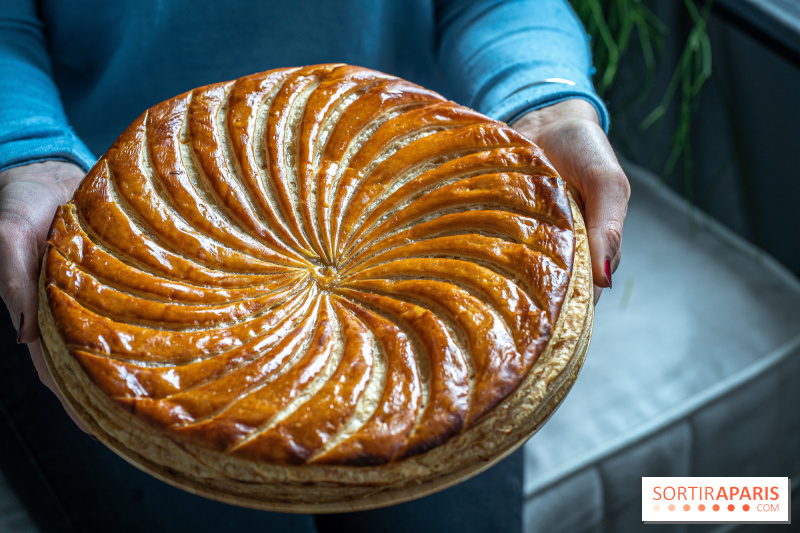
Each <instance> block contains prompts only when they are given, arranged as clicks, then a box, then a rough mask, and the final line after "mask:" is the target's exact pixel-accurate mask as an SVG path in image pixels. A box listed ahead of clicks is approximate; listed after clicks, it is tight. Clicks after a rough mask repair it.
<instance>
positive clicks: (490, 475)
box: [0, 319, 522, 533]
mask: <svg viewBox="0 0 800 533" xmlns="http://www.w3.org/2000/svg"><path fill="white" fill-rule="evenodd" d="M14 338H15V332H14V329H13V327H12V326H11V322H10V320H8V319H5V320H3V321H2V324H0V469H2V471H3V473H4V474H5V476H6V478H7V480H8V483H9V484H10V485H11V487H12V488H13V489H14V491H15V492H16V493H17V495H18V496H19V498H20V499H21V500H22V502H23V503H24V505H25V507H26V508H27V510H28V511H29V513H30V514H31V516H32V517H33V519H34V521H35V522H36V523H37V525H38V526H39V527H40V528H41V529H42V531H46V532H47V531H53V532H62V531H63V532H73V531H74V532H94V531H97V532H107V531H114V532H120V533H122V532H128V531H129V532H135V533H140V532H147V533H155V532H159V531H163V532H168V533H177V532H181V531H187V532H188V531H191V532H193V533H194V532H206V531H224V532H227V531H237V532H242V533H244V532H250V531H258V532H284V531H286V532H291V533H295V532H296V533H305V532H309V533H311V532H315V531H317V532H319V533H325V532H329V531H330V532H334V531H336V532H338V531H344V532H350V531H352V532H359V531H365V532H373V531H375V532H377V531H380V532H381V533H393V532H411V533H425V532H436V533H446V532H451V531H452V532H458V533H471V532H476V533H477V532H481V533H482V532H492V533H505V532H509V533H510V532H513V533H518V532H520V531H521V529H522V526H521V520H522V454H521V452H517V453H515V454H514V455H512V456H511V457H509V458H508V459H506V460H505V461H503V462H502V463H500V464H499V465H496V466H495V467H494V468H492V469H490V470H489V471H487V472H484V473H483V474H481V475H479V476H477V477H475V478H473V479H471V480H469V481H467V482H465V483H462V484H460V485H457V486H455V487H453V488H450V489H448V490H445V491H442V492H439V493H437V494H434V495H432V496H428V497H427V498H423V499H420V500H417V501H414V502H410V503H406V504H402V505H396V506H393V507H389V508H386V509H380V510H376V511H367V512H361V513H350V514H343V515H325V516H316V517H314V516H310V515H291V514H280V513H268V512H263V511H253V510H250V509H243V508H239V507H234V506H231V505H226V504H222V503H217V502H214V501H211V500H206V499H205V498H201V497H198V496H193V495H191V494H189V493H187V492H184V491H182V490H178V489H175V488H173V487H171V486H169V485H167V484H165V483H162V482H161V481H158V480H157V479H155V478H152V477H151V476H149V475H147V474H145V473H143V472H140V471H139V470H138V469H136V468H134V467H133V466H131V465H129V464H128V463H126V462H125V461H123V460H122V459H120V458H119V457H117V456H116V455H115V454H114V453H113V452H111V451H110V450H109V449H107V448H106V447H105V446H103V445H102V444H100V443H99V442H95V441H93V440H92V439H90V438H89V437H87V436H86V435H84V434H83V433H82V432H81V431H80V430H78V429H77V428H76V427H75V426H74V425H73V424H72V421H70V419H69V418H68V417H67V415H66V414H65V413H64V412H63V410H62V409H61V405H60V404H59V403H58V400H56V398H55V397H54V396H53V395H52V394H51V393H50V392H49V391H48V390H47V389H46V388H45V387H44V385H42V384H41V383H40V382H39V380H38V377H37V375H36V371H35V370H34V368H33V364H32V363H31V360H30V357H29V356H28V351H27V349H26V348H25V346H24V345H20V346H18V345H17V344H16V343H15V341H14Z"/></svg>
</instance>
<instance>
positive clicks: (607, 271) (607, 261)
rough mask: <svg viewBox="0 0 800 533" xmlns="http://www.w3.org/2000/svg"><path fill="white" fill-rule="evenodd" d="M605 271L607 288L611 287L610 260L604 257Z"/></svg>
mask: <svg viewBox="0 0 800 533" xmlns="http://www.w3.org/2000/svg"><path fill="white" fill-rule="evenodd" d="M605 273H606V281H607V282H608V288H609V289H610V288H611V261H609V260H608V259H606V264H605Z"/></svg>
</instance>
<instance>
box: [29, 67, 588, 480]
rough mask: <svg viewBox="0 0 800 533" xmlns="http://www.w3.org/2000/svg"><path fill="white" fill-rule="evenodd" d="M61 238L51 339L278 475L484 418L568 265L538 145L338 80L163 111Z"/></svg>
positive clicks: (339, 71)
mask: <svg viewBox="0 0 800 533" xmlns="http://www.w3.org/2000/svg"><path fill="white" fill-rule="evenodd" d="M48 244H49V246H48V248H47V251H46V256H45V264H44V267H43V283H44V290H45V291H46V303H47V306H48V308H49V312H50V313H51V314H52V321H53V324H54V328H55V330H56V331H57V333H58V335H59V336H60V339H61V341H63V343H64V345H65V346H66V348H67V350H68V352H69V355H70V356H71V357H72V358H74V360H75V361H77V362H78V363H79V366H80V368H81V369H82V371H83V372H85V374H86V375H87V376H88V378H89V379H90V380H91V382H92V383H94V385H96V387H98V388H99V390H101V391H102V393H104V394H105V395H106V396H107V397H108V398H110V399H111V401H112V402H113V403H114V404H116V405H117V406H118V407H120V408H121V409H123V410H125V411H127V412H130V413H132V414H133V415H135V417H138V418H139V419H141V420H143V421H145V422H146V423H147V424H149V425H150V426H152V427H154V428H160V429H161V430H163V431H164V432H165V433H166V434H168V435H170V436H171V437H173V438H175V439H177V440H178V441H180V442H184V441H185V442H189V443H193V444H194V445H199V446H202V447H204V448H209V449H211V450H215V451H218V452H223V453H225V454H229V455H233V456H238V457H241V458H245V459H248V460H256V461H259V462H262V463H269V464H276V465H291V464H320V465H381V464H387V463H392V462H396V461H401V460H404V459H407V458H409V457H413V456H415V455H418V454H421V453H423V452H425V451H427V450H430V449H432V448H434V447H437V446H439V445H441V444H443V443H445V442H447V441H448V440H449V439H451V438H453V437H454V436H456V435H459V434H461V433H463V432H465V431H468V430H469V429H470V428H472V427H474V426H475V425H476V424H478V423H480V421H481V420H482V419H484V418H485V417H486V416H487V415H488V414H489V413H491V412H492V411H493V409H495V408H496V407H497V406H498V405H499V404H500V403H501V402H502V401H503V400H504V399H505V398H507V397H508V396H509V395H510V394H511V393H513V392H514V391H515V390H516V389H517V387H518V386H519V385H520V383H521V382H522V380H523V379H524V378H525V377H526V376H527V375H528V372H529V371H530V369H531V367H532V366H533V365H534V363H535V362H536V361H537V358H538V357H539V356H540V355H541V354H542V352H543V350H544V349H545V347H546V346H547V344H548V342H550V340H551V336H552V334H553V331H554V329H555V328H556V324H557V322H558V320H559V314H560V311H561V308H562V304H563V303H564V301H565V297H566V295H567V291H568V287H569V286H570V279H571V274H572V270H573V260H574V255H575V234H574V221H573V215H572V211H571V207H570V200H569V197H568V195H567V192H566V189H565V186H564V183H563V182H562V181H561V179H560V178H559V177H558V175H557V174H556V172H555V171H554V170H553V168H552V167H551V166H550V164H549V163H548V162H547V160H546V159H544V157H543V155H542V153H541V151H540V150H539V149H538V148H537V147H536V146H534V145H533V144H532V143H531V142H530V141H529V140H528V139H526V138H525V137H524V136H522V135H520V134H519V133H517V132H516V131H514V130H512V129H510V128H509V127H507V126H506V125H504V124H502V123H499V122H496V121H493V120H491V119H488V118H486V117H485V116H483V115H480V114H478V113H476V112H474V111H471V110H469V109H467V108H464V107H461V106H458V105H456V104H454V103H453V102H449V101H446V100H445V99H444V98H442V97H441V96H440V95H438V94H436V93H434V92H431V91H428V90H425V89H423V88H421V87H418V86H416V85H414V84H411V83H409V82H406V81H403V80H401V79H398V78H395V77H392V76H388V75H385V74H381V73H378V72H375V71H371V70H367V69H362V68H357V67H351V66H346V65H318V66H311V67H305V68H299V69H280V70H273V71H269V72H265V73H261V74H256V75H253V76H248V77H245V78H241V79H238V80H236V81H234V82H227V83H218V84H215V85H209V86H206V87H201V88H199V89H195V90H193V91H190V92H188V93H186V94H183V95H180V96H178V97H176V98H173V99H171V100H168V101H166V102H163V103H161V104H159V105H157V106H155V107H153V108H151V109H150V110H148V111H147V112H146V113H144V114H143V115H142V116H141V117H139V118H138V119H137V120H136V121H135V122H134V123H133V124H132V125H131V126H130V127H129V128H128V129H127V130H126V131H125V132H124V133H123V134H122V136H121V137H120V138H119V139H118V140H117V141H116V142H115V143H114V145H113V146H112V148H111V149H110V150H109V151H108V152H107V153H106V154H105V156H104V157H103V158H102V159H100V161H99V162H98V163H97V165H95V167H94V168H93V169H92V170H91V171H90V172H89V174H88V175H87V177H86V178H85V180H84V181H83V183H82V184H81V186H80V187H79V189H78V190H77V192H76V193H75V196H74V198H73V200H72V201H71V202H70V203H69V204H67V205H65V206H62V207H61V208H60V209H59V211H58V213H57V215H56V218H55V221H54V223H53V226H52V229H51V232H50V236H49V239H48ZM51 351H52V350H51Z"/></svg>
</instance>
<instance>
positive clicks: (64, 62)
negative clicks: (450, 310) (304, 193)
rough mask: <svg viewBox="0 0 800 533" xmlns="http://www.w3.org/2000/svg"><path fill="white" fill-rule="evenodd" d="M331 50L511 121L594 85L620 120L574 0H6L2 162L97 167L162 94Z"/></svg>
mask: <svg viewBox="0 0 800 533" xmlns="http://www.w3.org/2000/svg"><path fill="white" fill-rule="evenodd" d="M327 62H342V63H350V64H354V65H360V66H364V67H369V68H374V69H377V70H381V71H384V72H387V73H390V74H394V75H397V76H401V77H404V78H406V79H408V80H411V81H414V82H416V83H419V84H421V85H424V86H426V87H429V88H432V89H435V90H438V91H439V92H441V93H442V94H444V95H445V96H447V97H449V98H451V99H453V100H455V101H457V102H458V103H460V104H464V105H467V106H470V107H472V108H474V109H477V110H478V111H480V112H482V113H485V114H487V115H489V116H491V117H493V118H497V119H499V120H503V121H506V122H511V121H513V120H514V119H515V118H516V117H518V116H520V115H521V114H523V113H525V112H527V111H530V110H532V109H536V108H538V107H542V106H545V105H548V104H552V103H555V102H558V101H561V100H564V99H566V98H574V97H577V98H584V99H586V100H588V101H589V102H591V103H592V104H594V106H595V107H596V109H597V112H598V115H599V116H600V119H601V123H602V125H603V126H604V127H607V124H608V115H607V112H606V110H605V107H604V106H603V103H602V101H601V100H600V99H599V98H598V97H597V95H596V94H595V92H594V90H593V87H592V84H591V79H590V78H591V74H592V72H593V69H592V65H591V57H590V54H589V48H588V45H587V37H586V35H585V33H584V31H583V28H582V27H581V25H580V22H579V21H578V20H577V19H576V17H575V14H574V12H573V11H572V9H571V8H570V6H569V4H568V3H567V0H472V1H468V0H335V1H334V0H329V1H323V0H290V1H277V0H272V1H267V0H239V1H226V2H222V1H211V0H113V1H109V0H80V1H77V0H72V1H68V0H40V1H38V2H37V1H34V0H0V170H3V169H6V168H10V167H13V166H16V165H21V164H25V163H30V162H35V161H43V160H52V159H57V160H58V159H60V160H66V161H71V162H74V163H76V164H78V165H80V166H81V167H83V168H84V169H88V168H89V167H91V165H92V164H93V163H94V161H95V155H99V154H102V153H103V152H105V150H106V149H107V148H108V147H109V146H110V144H111V143H112V142H113V141H114V139H115V138H116V137H117V136H118V135H119V134H120V133H121V132H122V131H123V130H124V129H125V127H127V125H128V124H129V123H130V122H132V121H133V120H134V119H135V118H136V117H137V116H138V115H139V114H140V113H141V112H142V111H144V110H145V109H147V108H148V107H150V106H152V105H153V104H156V103H158V102H160V101H162V100H165V99H167V98H170V97H172V96H174V95H176V94H179V93H182V92H184V91H187V90H189V89H191V88H193V87H196V86H199V85H205V84H208V83H213V82H218V81H224V80H228V79H233V78H237V77H239V76H243V75H247V74H252V73H254V72H259V71H263V70H268V69H272V68H277V67H286V66H301V65H307V64H314V63H327Z"/></svg>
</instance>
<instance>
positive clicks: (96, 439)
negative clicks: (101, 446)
mask: <svg viewBox="0 0 800 533" xmlns="http://www.w3.org/2000/svg"><path fill="white" fill-rule="evenodd" d="M89 438H90V439H92V440H93V441H95V442H100V439H98V438H97V437H95V436H94V435H89Z"/></svg>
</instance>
